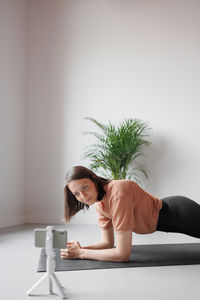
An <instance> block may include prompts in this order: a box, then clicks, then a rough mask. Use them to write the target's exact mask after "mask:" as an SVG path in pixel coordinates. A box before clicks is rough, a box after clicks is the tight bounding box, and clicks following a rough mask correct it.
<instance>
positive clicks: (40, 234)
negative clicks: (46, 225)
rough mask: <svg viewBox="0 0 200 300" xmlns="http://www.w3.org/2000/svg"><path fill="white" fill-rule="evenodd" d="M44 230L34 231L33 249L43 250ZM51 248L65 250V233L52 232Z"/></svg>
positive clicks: (62, 231)
mask: <svg viewBox="0 0 200 300" xmlns="http://www.w3.org/2000/svg"><path fill="white" fill-rule="evenodd" d="M46 232H47V230H46V229H35V247H38V248H45V245H46ZM53 248H54V249H65V248H67V231H66V230H55V229H54V230H53Z"/></svg>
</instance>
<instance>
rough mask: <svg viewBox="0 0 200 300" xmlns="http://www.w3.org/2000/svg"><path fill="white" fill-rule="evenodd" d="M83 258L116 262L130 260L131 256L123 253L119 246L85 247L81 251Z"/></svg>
mask: <svg viewBox="0 0 200 300" xmlns="http://www.w3.org/2000/svg"><path fill="white" fill-rule="evenodd" d="M80 258H81V259H92V260H101V261H116V262H127V261H129V258H130V257H129V256H127V255H126V256H124V255H121V254H120V253H119V252H118V251H117V248H112V249H99V250H95V249H84V248H82V249H81V251H80Z"/></svg>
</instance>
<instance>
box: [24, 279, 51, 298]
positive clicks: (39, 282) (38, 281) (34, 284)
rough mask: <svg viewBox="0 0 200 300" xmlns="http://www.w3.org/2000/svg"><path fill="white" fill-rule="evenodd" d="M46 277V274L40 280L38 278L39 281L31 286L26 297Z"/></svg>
mask: <svg viewBox="0 0 200 300" xmlns="http://www.w3.org/2000/svg"><path fill="white" fill-rule="evenodd" d="M46 277H47V274H45V275H44V276H42V278H40V280H38V281H37V282H36V283H35V284H34V286H32V288H31V289H30V290H28V291H27V295H30V294H31V292H32V291H33V290H34V289H35V288H36V287H37V286H38V285H39V284H40V283H41V282H42V281H43V280H44V279H45V278H46Z"/></svg>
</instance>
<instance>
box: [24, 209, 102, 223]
mask: <svg viewBox="0 0 200 300" xmlns="http://www.w3.org/2000/svg"><path fill="white" fill-rule="evenodd" d="M62 218H63V215H48V214H26V215H25V216H24V223H27V224H29V223H34V224H37V223H38V224H63V223H65V222H64V221H62ZM70 224H78V225H81V224H85V225H97V224H98V222H97V215H96V214H92V213H89V212H86V213H84V212H80V213H78V214H77V215H76V216H75V217H73V218H72V219H71V222H70Z"/></svg>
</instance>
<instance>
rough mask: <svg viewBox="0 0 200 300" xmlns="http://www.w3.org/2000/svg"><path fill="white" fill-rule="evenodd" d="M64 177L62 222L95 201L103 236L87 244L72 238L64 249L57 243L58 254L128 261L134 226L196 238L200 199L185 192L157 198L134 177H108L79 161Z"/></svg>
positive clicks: (136, 229)
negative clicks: (81, 243)
mask: <svg viewBox="0 0 200 300" xmlns="http://www.w3.org/2000/svg"><path fill="white" fill-rule="evenodd" d="M66 183H67V184H66V186H65V189H64V194H65V220H66V222H67V223H69V221H70V219H71V217H72V216H74V215H75V214H76V213H77V212H78V211H80V210H81V209H84V208H89V206H90V205H93V204H95V206H96V210H97V214H98V222H99V225H100V227H101V241H100V242H98V243H96V244H94V245H89V246H86V247H81V245H80V244H79V242H78V241H70V242H68V244H67V248H66V249H61V253H60V254H61V258H64V259H74V258H81V259H94V260H101V261H117V262H122V261H128V260H129V259H130V255H131V248H132V232H135V233H139V234H147V233H152V232H154V231H156V230H158V231H164V232H178V233H184V234H187V235H190V236H193V237H196V238H200V205H199V204H198V203H196V202H194V201H193V200H190V199H188V198H186V197H183V196H171V197H167V198H163V199H158V198H157V197H155V196H152V195H151V194H149V193H148V192H146V191H145V190H143V189H142V188H141V187H140V186H139V185H137V184H136V183H135V182H134V181H132V180H108V179H105V178H102V177H99V176H97V175H96V174H95V173H94V172H92V171H90V170H89V169H87V168H85V167H82V166H76V167H73V168H72V169H71V170H70V171H69V172H68V173H67V175H66ZM114 231H115V233H116V247H114Z"/></svg>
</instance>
